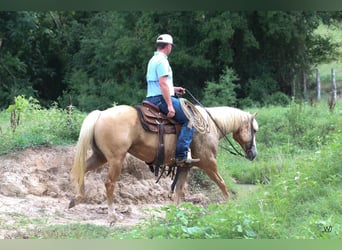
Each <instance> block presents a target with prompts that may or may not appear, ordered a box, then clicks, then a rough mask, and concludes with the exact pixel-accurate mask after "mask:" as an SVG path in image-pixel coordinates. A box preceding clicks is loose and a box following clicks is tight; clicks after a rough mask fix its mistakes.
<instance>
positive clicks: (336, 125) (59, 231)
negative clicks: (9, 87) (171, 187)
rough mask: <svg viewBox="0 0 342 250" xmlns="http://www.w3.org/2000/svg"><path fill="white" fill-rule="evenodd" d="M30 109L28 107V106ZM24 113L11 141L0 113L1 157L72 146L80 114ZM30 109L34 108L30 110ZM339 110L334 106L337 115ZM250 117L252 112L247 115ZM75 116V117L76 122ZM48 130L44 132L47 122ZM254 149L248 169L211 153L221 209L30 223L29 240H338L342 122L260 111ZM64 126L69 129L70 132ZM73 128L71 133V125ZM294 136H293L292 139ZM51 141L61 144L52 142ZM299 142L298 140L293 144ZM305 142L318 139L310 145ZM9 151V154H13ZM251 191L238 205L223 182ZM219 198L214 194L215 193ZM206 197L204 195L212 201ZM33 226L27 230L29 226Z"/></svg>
mask: <svg viewBox="0 0 342 250" xmlns="http://www.w3.org/2000/svg"><path fill="white" fill-rule="evenodd" d="M29 103H30V102H29ZM30 105H31V106H30V108H28V109H25V111H23V116H22V118H23V120H22V124H21V125H20V126H19V127H18V129H17V130H16V132H15V133H12V132H11V131H10V130H9V129H8V130H7V129H6V128H4V126H5V125H4V124H5V123H4V122H3V120H4V119H5V120H7V121H8V115H9V113H8V112H0V126H1V127H2V132H1V134H0V136H1V142H2V143H0V152H1V153H4V152H5V150H4V149H5V146H6V147H7V148H6V149H7V151H8V147H9V146H12V148H20V147H25V146H29V145H32V144H35V143H37V144H41V143H46V142H47V141H48V142H50V143H52V142H53V143H60V142H61V141H63V143H66V142H70V141H71V140H72V141H73V142H75V141H76V139H77V138H76V135H77V133H75V135H72V134H69V132H67V130H68V128H70V126H74V127H72V129H69V130H77V132H78V130H79V127H80V122H81V121H82V118H84V114H80V113H79V112H77V110H74V109H67V110H62V109H59V108H58V107H57V106H56V105H52V106H51V107H50V109H49V110H46V109H44V108H42V107H41V106H40V105H39V103H33V104H30ZM33 107H34V108H33ZM339 108H340V103H337V110H338V109H339ZM251 112H254V111H251ZM78 115H79V116H78ZM46 120H48V122H49V123H50V125H49V124H48V123H47V122H46ZM258 122H259V126H260V128H259V132H258V134H257V145H258V151H259V155H258V157H257V158H256V159H255V161H253V162H248V161H246V159H243V158H240V157H235V156H232V155H229V154H228V153H226V152H224V151H223V150H222V149H220V150H219V152H218V157H217V159H218V165H219V166H220V173H221V175H222V177H223V178H224V179H225V181H226V183H227V184H228V189H229V190H234V191H235V192H237V194H235V195H234V194H232V195H231V199H230V201H229V203H227V204H210V205H208V206H206V207H202V206H198V205H193V204H189V203H182V204H181V205H180V206H179V207H175V206H173V205H169V206H165V207H162V208H160V209H152V210H151V211H148V210H147V211H145V212H146V213H149V212H150V217H149V218H147V219H145V220H144V221H142V222H141V223H140V224H138V225H137V226H135V227H132V228H115V229H112V228H108V227H100V226H93V225H87V224H86V225H81V224H71V225H46V223H44V221H40V222H39V223H38V222H36V223H34V224H35V225H36V226H35V229H31V230H30V232H31V233H30V237H31V238H46V239H51V238H60V239H94V238H97V239H99V238H101V239H113V238H114V239H237V238H244V239H246V238H247V239H339V238H341V236H342V227H341V226H340V225H341V224H342V221H341V216H340V215H341V213H342V210H341V208H342V204H341V200H342V191H341V190H342V172H341V167H340V159H341V158H342V143H341V142H342V130H341V126H340V125H341V124H342V118H341V115H340V113H337V112H336V113H331V112H330V111H329V110H328V107H327V106H326V105H325V106H323V105H317V106H315V107H311V106H308V105H307V104H304V103H296V102H295V100H292V102H291V104H290V105H289V106H288V107H267V108H262V109H260V110H259V115H258ZM70 123H71V124H70ZM72 124H74V125H72ZM292 133H295V135H292ZM57 137H60V138H59V140H58V139H57ZM298 137H300V138H301V139H298ZM312 138H320V139H319V140H316V139H314V140H312ZM15 145H16V146H15ZM231 177H233V178H234V179H235V180H236V181H237V182H238V183H254V184H256V187H257V188H256V189H255V191H253V193H249V194H248V195H247V196H245V197H241V195H240V194H239V189H238V188H234V184H232V181H231V180H230V178H231ZM190 178H191V179H192V178H194V180H191V181H190V185H193V183H194V182H201V183H202V184H204V186H205V187H201V192H204V191H205V189H207V188H208V190H209V191H208V192H220V191H219V190H214V189H211V187H209V185H210V184H209V181H207V180H206V179H205V178H204V177H203V175H200V174H198V173H195V174H194V175H193V174H191V175H190ZM217 194H219V193H217ZM212 195H213V194H211V195H209V197H211V196H212ZM31 224H32V223H31Z"/></svg>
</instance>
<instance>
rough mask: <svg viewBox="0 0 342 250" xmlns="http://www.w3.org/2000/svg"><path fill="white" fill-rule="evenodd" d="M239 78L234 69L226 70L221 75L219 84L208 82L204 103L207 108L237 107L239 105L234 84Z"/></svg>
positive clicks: (236, 86)
mask: <svg viewBox="0 0 342 250" xmlns="http://www.w3.org/2000/svg"><path fill="white" fill-rule="evenodd" d="M238 79H239V78H238V77H237V76H236V74H235V72H234V70H233V69H230V68H226V69H225V70H224V71H223V73H222V74H221V75H220V79H219V82H218V83H216V82H206V87H205V89H204V98H203V103H204V104H205V105H206V106H235V105H236V103H237V99H236V93H235V89H236V88H238V85H237V84H235V83H234V81H237V80H238Z"/></svg>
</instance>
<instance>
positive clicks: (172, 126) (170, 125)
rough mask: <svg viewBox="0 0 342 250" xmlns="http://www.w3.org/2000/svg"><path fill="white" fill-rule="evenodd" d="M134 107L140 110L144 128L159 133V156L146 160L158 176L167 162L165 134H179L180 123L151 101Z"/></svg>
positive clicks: (139, 114) (139, 113)
mask: <svg viewBox="0 0 342 250" xmlns="http://www.w3.org/2000/svg"><path fill="white" fill-rule="evenodd" d="M134 108H135V109H136V110H137V112H138V116H139V119H140V122H141V125H142V127H143V128H144V130H145V131H147V132H152V133H157V134H158V135H159V136H158V137H159V146H158V150H157V156H156V158H155V160H154V162H150V163H148V162H146V163H147V165H148V166H149V167H150V170H151V171H152V172H154V174H155V176H158V174H159V168H160V167H161V166H164V163H165V162H164V161H165V144H164V135H165V134H176V135H178V134H179V130H180V124H179V123H178V122H176V121H175V120H173V119H171V118H168V117H167V116H166V115H164V114H163V113H161V111H160V109H159V107H158V106H156V105H155V104H153V103H151V102H149V101H143V103H142V105H137V106H134ZM164 167H165V166H164ZM163 171H164V168H163ZM161 175H162V174H161ZM161 175H160V177H161ZM160 177H159V178H158V180H157V182H158V181H159V179H160Z"/></svg>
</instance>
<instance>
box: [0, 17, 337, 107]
mask: <svg viewBox="0 0 342 250" xmlns="http://www.w3.org/2000/svg"><path fill="white" fill-rule="evenodd" d="M332 20H337V21H335V22H333V21H332ZM322 22H323V23H324V24H329V23H330V24H334V25H336V27H339V24H340V21H339V19H338V13H337V12H331V13H330V12H312V11H289V12H285V11H253V12H248V11H243V12H241V11H240V12H236V11H178V12H174V11H173V12H168V11H144V12H141V11H99V12H82V11H47V12H33V11H30V12H29V11H18V12H1V13H0V41H1V45H0V46H1V47H0V54H1V56H0V75H1V78H0V100H1V103H0V107H1V108H5V107H7V106H8V105H9V104H10V103H11V101H12V100H13V98H14V97H15V96H18V95H25V96H33V97H35V98H36V99H38V100H39V102H40V103H41V105H42V106H44V107H47V106H48V105H49V104H50V103H51V102H53V101H57V100H58V101H59V102H60V103H59V104H60V105H65V104H66V103H67V104H68V105H69V104H70V103H68V101H69V100H70V97H71V98H72V100H73V101H75V103H73V104H74V105H77V106H78V107H79V108H80V109H82V110H86V111H90V110H93V109H95V108H102V107H107V106H108V103H112V102H113V101H114V100H115V101H117V102H118V103H125V104H136V103H139V102H140V101H141V100H142V99H143V98H144V97H145V92H146V87H145V85H146V83H145V74H146V64H147V61H148V59H149V58H150V57H151V55H152V53H153V50H155V39H156V36H157V35H158V34H160V33H170V34H172V35H173V37H174V40H175V42H176V43H177V45H178V46H177V47H176V48H175V49H174V50H173V53H172V54H171V55H170V57H169V60H170V62H171V65H172V68H173V71H174V73H175V74H174V78H175V79H174V80H175V84H176V85H181V86H184V87H186V88H187V89H189V90H191V91H192V92H193V93H194V94H195V95H196V96H197V97H199V98H201V97H203V96H204V95H205V93H204V91H205V90H204V89H205V87H207V85H208V81H210V82H209V83H219V84H218V85H220V82H221V80H222V79H221V78H222V72H223V71H225V70H226V68H227V67H228V68H229V69H231V70H234V72H236V75H238V76H239V80H237V81H236V82H235V83H234V84H237V85H238V86H239V89H235V92H236V96H235V97H232V96H231V95H228V97H229V99H232V100H229V101H227V103H233V104H234V105H235V103H237V101H236V100H235V99H236V98H238V99H241V100H243V101H241V105H243V106H246V105H248V104H252V105H254V106H258V105H263V104H278V103H284V102H286V100H285V98H284V96H280V94H275V93H276V92H277V91H280V92H281V93H284V94H285V95H289V94H290V93H291V84H292V83H293V80H294V79H297V78H298V76H299V72H300V73H301V72H302V71H303V70H305V71H307V72H309V71H310V69H311V68H312V67H313V66H316V65H317V64H318V63H320V62H322V60H324V61H327V60H328V59H332V58H337V59H338V58H339V57H338V54H336V55H335V52H336V51H339V48H338V47H337V46H336V44H338V42H339V40H338V39H339V38H338V34H339V33H338V32H339V29H338V28H336V29H335V33H336V34H337V35H336V37H337V38H336V39H332V36H330V35H329V36H328V35H326V34H325V33H324V32H321V31H320V32H315V30H316V28H317V27H319V28H320V29H321V26H319V25H321V24H322ZM331 27H333V26H329V29H330V28H331ZM335 33H334V34H335ZM194 51H195V53H194ZM265 76H266V77H265ZM78 77H80V80H77V79H76V78H78ZM81 79H84V80H85V81H81ZM264 80H267V81H265V82H264ZM223 85H224V86H225V83H224V82H223ZM215 88H216V87H214V85H212V86H210V89H211V91H213V92H214V94H215V92H217V91H216V90H215ZM218 88H219V90H218V91H221V89H223V88H224V87H218ZM229 88H230V87H229ZM259 94H261V96H259ZM207 95H208V94H206V96H207ZM269 95H273V96H272V97H271V98H270V99H269V98H268V96H269ZM279 97H280V98H281V101H278V100H277V99H278V98H279ZM207 98H209V99H210V98H211V100H208V101H209V102H210V103H211V102H213V101H214V99H215V97H208V96H207V97H206V99H207ZM220 99H222V98H220ZM251 100H252V101H253V102H252V103H251ZM221 101H222V100H220V102H221ZM225 103H226V102H225ZM253 103H254V104H253ZM239 104H240V100H239Z"/></svg>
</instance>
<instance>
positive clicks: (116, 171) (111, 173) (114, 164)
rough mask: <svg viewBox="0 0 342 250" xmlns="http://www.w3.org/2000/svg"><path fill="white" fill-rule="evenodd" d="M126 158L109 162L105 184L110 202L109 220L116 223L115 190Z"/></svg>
mask: <svg viewBox="0 0 342 250" xmlns="http://www.w3.org/2000/svg"><path fill="white" fill-rule="evenodd" d="M124 159H125V156H123V157H121V158H119V157H118V158H113V159H111V160H109V161H108V163H109V169H108V176H107V180H106V182H105V186H106V192H107V202H108V220H109V221H110V222H111V223H114V222H115V221H116V220H117V219H118V218H117V215H116V212H115V208H114V189H115V183H116V180H117V178H118V177H119V175H120V173H121V169H122V164H123V161H124Z"/></svg>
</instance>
